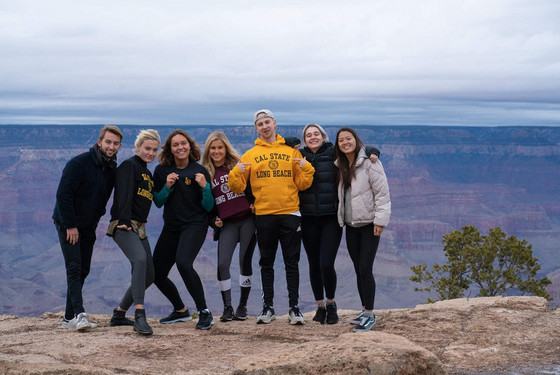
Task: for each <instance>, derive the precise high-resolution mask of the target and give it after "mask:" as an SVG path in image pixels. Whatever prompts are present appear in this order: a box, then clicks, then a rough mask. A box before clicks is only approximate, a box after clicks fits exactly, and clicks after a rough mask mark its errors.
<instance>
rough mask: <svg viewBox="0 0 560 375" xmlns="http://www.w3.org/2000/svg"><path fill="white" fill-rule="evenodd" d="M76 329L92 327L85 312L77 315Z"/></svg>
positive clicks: (84, 329) (85, 329)
mask: <svg viewBox="0 0 560 375" xmlns="http://www.w3.org/2000/svg"><path fill="white" fill-rule="evenodd" d="M75 329H77V330H78V331H87V330H88V329H91V323H90V322H89V319H88V317H87V314H86V313H85V312H83V313H79V314H78V316H77V317H76V328H75Z"/></svg>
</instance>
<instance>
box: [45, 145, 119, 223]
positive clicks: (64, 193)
mask: <svg viewBox="0 0 560 375" xmlns="http://www.w3.org/2000/svg"><path fill="white" fill-rule="evenodd" d="M115 165H116V163H115V161H114V160H110V161H106V160H103V158H102V157H101V156H100V152H99V149H98V147H97V145H95V146H93V147H92V148H91V149H90V150H89V152H84V153H83V154H80V155H78V156H75V157H73V158H72V159H70V161H69V162H68V163H66V166H65V167H64V170H63V171H62V177H61V178H60V182H59V184H58V189H57V191H56V204H55V206H54V212H53V216H52V218H53V220H54V221H55V222H56V223H58V224H59V225H60V226H61V227H62V228H65V229H68V228H88V227H91V226H97V223H98V222H99V219H100V218H101V216H103V215H104V214H105V206H106V205H107V201H108V200H109V197H110V196H111V191H112V190H113V186H114V185H115Z"/></svg>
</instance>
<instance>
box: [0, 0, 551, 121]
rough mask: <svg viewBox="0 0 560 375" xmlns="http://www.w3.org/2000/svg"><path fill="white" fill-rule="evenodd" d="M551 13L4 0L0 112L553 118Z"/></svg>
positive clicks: (519, 7) (409, 4)
mask: <svg viewBox="0 0 560 375" xmlns="http://www.w3.org/2000/svg"><path fill="white" fill-rule="evenodd" d="M5 3H6V2H5ZM115 3H118V4H115ZM558 14H560V3H557V2H556V1H554V0H545V1H539V2H534V1H529V0H494V1H491V2H488V1H478V0H472V1H458V0H450V1H446V2H443V1H423V2H417V1H412V0H397V1H379V2H371V1H350V2H346V3H341V2H338V1H336V2H335V1H321V2H318V1H310V2H304V3H300V2H282V4H278V3H277V2H274V3H273V2H270V3H267V2H261V3H259V4H258V5H256V6H255V5H254V4H253V3H252V2H248V1H246V2H237V1H236V2H225V1H223V2H212V4H211V5H202V4H198V3H197V4H191V3H190V2H173V1H163V2H158V3H157V4H156V3H152V2H137V1H134V2H132V1H123V2H121V1H119V2H109V1H100V2H95V4H86V5H84V4H78V3H73V2H67V1H49V2H41V1H21V2H11V3H10V4H2V5H0V50H2V51H3V53H2V57H0V81H1V82H2V85H1V86H0V123H103V122H121V123H138V124H158V123H161V124H223V123H232V124H236V123H249V122H250V121H248V120H247V119H248V118H250V115H251V113H252V112H253V111H254V110H255V108H260V107H270V108H271V109H273V110H276V112H278V111H280V112H281V113H282V114H283V118H284V122H285V123H293V124H301V123H305V122H309V121H317V122H322V123H324V124H341V123H344V124H346V123H347V124H370V123H371V124H377V123H380V124H381V123H383V124H434V125H445V124H450V125H558V124H560V115H559V114H558V109H557V108H558V104H560V26H558V25H557V24H558V22H557V18H558V17H557V16H558Z"/></svg>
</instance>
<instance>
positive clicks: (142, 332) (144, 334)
mask: <svg viewBox="0 0 560 375" xmlns="http://www.w3.org/2000/svg"><path fill="white" fill-rule="evenodd" d="M134 332H138V334H140V335H142V336H150V335H153V334H154V333H153V332H144V331H139V330H137V329H136V327H134Z"/></svg>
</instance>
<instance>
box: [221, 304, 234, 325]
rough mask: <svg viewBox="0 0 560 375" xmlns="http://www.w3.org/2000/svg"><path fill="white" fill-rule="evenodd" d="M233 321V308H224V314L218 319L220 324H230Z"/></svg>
mask: <svg viewBox="0 0 560 375" xmlns="http://www.w3.org/2000/svg"><path fill="white" fill-rule="evenodd" d="M232 319H233V307H231V306H226V307H225V308H224V313H223V314H222V316H221V317H220V321H221V322H231V321H232Z"/></svg>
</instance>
